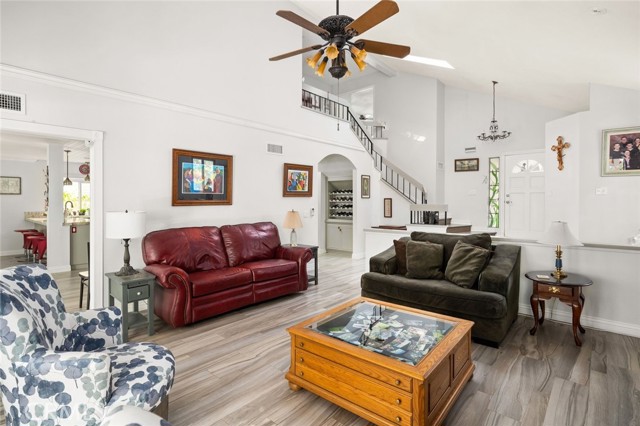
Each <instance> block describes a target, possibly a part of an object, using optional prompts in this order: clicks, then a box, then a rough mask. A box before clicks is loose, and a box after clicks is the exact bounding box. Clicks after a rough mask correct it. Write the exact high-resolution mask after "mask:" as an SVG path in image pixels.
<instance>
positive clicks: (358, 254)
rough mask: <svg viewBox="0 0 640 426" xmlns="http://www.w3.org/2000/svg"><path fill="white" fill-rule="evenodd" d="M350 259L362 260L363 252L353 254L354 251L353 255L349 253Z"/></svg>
mask: <svg viewBox="0 0 640 426" xmlns="http://www.w3.org/2000/svg"><path fill="white" fill-rule="evenodd" d="M351 258H352V259H355V260H358V259H364V252H361V251H360V252H355V251H354V252H353V253H351Z"/></svg>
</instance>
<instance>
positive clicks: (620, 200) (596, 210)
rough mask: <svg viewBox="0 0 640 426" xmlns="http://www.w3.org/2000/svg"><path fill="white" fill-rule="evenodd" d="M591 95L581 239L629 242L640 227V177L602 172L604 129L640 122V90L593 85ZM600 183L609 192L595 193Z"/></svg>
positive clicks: (584, 131) (584, 127)
mask: <svg viewBox="0 0 640 426" xmlns="http://www.w3.org/2000/svg"><path fill="white" fill-rule="evenodd" d="M590 96H591V97H590V110H589V112H588V113H586V114H585V115H584V116H583V117H581V124H580V139H579V141H578V143H580V145H581V149H580V164H581V166H580V205H579V210H580V227H579V233H580V238H581V239H583V240H584V241H589V242H600V243H609V244H627V243H628V239H629V238H630V237H631V236H632V235H635V234H637V233H638V230H639V229H640V176H625V177H622V176H607V177H603V176H600V161H601V159H600V157H601V152H602V145H601V144H602V131H603V130H605V129H615V128H621V127H638V126H640V91H634V90H626V89H619V88H614V87H608V86H602V85H596V84H592V85H591V93H590ZM596 188H606V189H607V194H606V195H596V193H595V192H596ZM614 218H617V219H619V220H614Z"/></svg>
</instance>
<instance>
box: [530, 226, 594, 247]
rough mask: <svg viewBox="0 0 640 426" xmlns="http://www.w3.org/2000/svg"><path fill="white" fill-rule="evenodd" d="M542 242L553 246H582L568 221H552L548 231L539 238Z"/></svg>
mask: <svg viewBox="0 0 640 426" xmlns="http://www.w3.org/2000/svg"><path fill="white" fill-rule="evenodd" d="M538 242H539V243H540V244H549V245H552V246H563V247H571V246H582V245H584V244H582V243H581V242H580V241H579V240H578V239H577V238H576V237H574V236H573V234H572V233H571V230H570V229H569V225H567V222H561V221H559V220H558V221H555V222H551V225H549V228H547V232H545V234H544V235H543V236H542V238H540V239H539V240H538Z"/></svg>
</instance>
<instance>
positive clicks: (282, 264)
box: [241, 259, 298, 282]
mask: <svg viewBox="0 0 640 426" xmlns="http://www.w3.org/2000/svg"><path fill="white" fill-rule="evenodd" d="M241 266H242V268H246V269H248V270H249V271H251V276H252V278H253V281H254V282H260V281H267V280H273V279H276V278H282V277H286V276H289V275H296V274H297V273H298V263H297V262H294V261H293V260H286V259H266V260H256V261H254V262H247V263H243V264H242V265H241Z"/></svg>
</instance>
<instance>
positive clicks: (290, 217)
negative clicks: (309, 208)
mask: <svg viewBox="0 0 640 426" xmlns="http://www.w3.org/2000/svg"><path fill="white" fill-rule="evenodd" d="M282 226H284V227H285V228H286V229H298V228H302V219H300V213H298V212H297V211H295V210H291V211H288V212H287V215H286V216H285V217H284V224H283V225H282Z"/></svg>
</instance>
